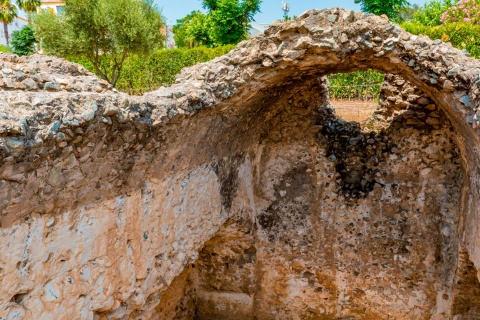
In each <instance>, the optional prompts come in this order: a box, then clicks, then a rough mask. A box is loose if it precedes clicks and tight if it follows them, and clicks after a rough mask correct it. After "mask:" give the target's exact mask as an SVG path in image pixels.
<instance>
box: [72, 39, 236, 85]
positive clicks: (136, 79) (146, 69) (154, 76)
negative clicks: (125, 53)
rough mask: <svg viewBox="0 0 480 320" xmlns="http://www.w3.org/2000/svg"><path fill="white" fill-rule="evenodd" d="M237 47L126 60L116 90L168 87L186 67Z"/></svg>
mask: <svg viewBox="0 0 480 320" xmlns="http://www.w3.org/2000/svg"><path fill="white" fill-rule="evenodd" d="M233 48H235V46H234V45H228V46H222V47H216V48H206V47H196V48H193V49H168V50H158V51H156V52H155V53H153V54H152V55H150V56H148V57H141V56H137V55H133V56H130V57H129V58H128V59H126V60H125V63H124V65H123V69H122V75H121V77H120V80H119V81H118V82H117V86H116V87H117V89H118V90H120V91H123V92H126V93H128V94H142V93H144V92H147V91H152V90H156V89H158V88H159V87H161V86H165V87H167V86H170V85H172V84H173V83H174V82H175V76H176V75H177V74H179V73H180V71H181V70H182V68H185V67H190V66H193V65H195V64H197V63H199V62H206V61H209V60H212V59H213V58H215V57H218V56H221V55H224V54H226V53H228V52H229V51H230V50H232V49H233ZM67 59H68V60H70V61H73V62H76V63H79V64H81V65H83V66H84V67H85V68H87V69H88V70H90V71H92V72H95V69H94V68H93V65H92V63H91V62H90V61H88V60H86V59H79V58H75V57H70V58H67Z"/></svg>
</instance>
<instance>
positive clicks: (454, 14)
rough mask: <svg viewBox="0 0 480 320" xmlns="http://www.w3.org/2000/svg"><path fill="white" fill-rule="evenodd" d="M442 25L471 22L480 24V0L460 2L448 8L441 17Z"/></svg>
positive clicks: (462, 0) (463, 0) (461, 0)
mask: <svg viewBox="0 0 480 320" xmlns="http://www.w3.org/2000/svg"><path fill="white" fill-rule="evenodd" d="M440 20H441V21H442V23H455V22H470V23H473V24H480V2H479V1H478V0H460V1H459V2H458V3H457V4H456V5H455V6H453V7H450V8H448V9H447V10H446V11H445V12H444V13H443V14H442V16H441V17H440Z"/></svg>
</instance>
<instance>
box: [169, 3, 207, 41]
mask: <svg viewBox="0 0 480 320" xmlns="http://www.w3.org/2000/svg"><path fill="white" fill-rule="evenodd" d="M173 34H174V36H173V39H174V40H175V44H176V45H177V47H179V48H193V47H198V46H208V47H211V46H213V41H212V39H211V38H210V32H209V21H208V18H207V16H206V15H205V14H203V13H202V12H200V11H192V12H191V13H189V14H188V15H187V16H185V17H184V18H182V19H179V20H177V24H176V25H174V26H173Z"/></svg>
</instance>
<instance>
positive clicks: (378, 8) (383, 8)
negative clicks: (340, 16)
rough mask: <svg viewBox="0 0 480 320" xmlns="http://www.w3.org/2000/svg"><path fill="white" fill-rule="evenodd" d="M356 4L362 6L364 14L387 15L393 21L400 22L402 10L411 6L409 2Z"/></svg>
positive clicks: (390, 0) (370, 0)
mask: <svg viewBox="0 0 480 320" xmlns="http://www.w3.org/2000/svg"><path fill="white" fill-rule="evenodd" d="M355 3H359V4H360V7H361V9H362V11H363V12H368V13H373V14H376V15H382V14H385V15H386V16H387V17H388V18H389V19H390V20H392V21H399V20H400V13H401V9H402V8H403V7H406V6H409V5H410V3H409V2H408V1H407V0H355Z"/></svg>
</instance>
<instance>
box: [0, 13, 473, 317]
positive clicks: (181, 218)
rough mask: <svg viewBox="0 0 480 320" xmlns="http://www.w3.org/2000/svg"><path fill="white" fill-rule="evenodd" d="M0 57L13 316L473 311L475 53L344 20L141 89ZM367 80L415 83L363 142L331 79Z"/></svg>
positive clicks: (1, 244)
mask: <svg viewBox="0 0 480 320" xmlns="http://www.w3.org/2000/svg"><path fill="white" fill-rule="evenodd" d="M0 58H1V59H0V60H1V61H0V67H1V69H2V71H1V81H0V96H1V98H2V99H0V228H1V229H0V317H1V318H4V319H5V318H7V319H9V318H10V319H11V318H17V319H72V318H73V319H78V318H80V319H140V318H142V319H156V318H157V319H158V318H162V319H163V318H167V319H170V318H171V319H175V318H177V319H182V318H189V317H197V318H199V319H202V318H204V319H209V318H210V319H211V318H218V319H221V318H226V317H227V316H226V315H227V314H228V315H229V317H234V316H235V317H237V318H238V319H251V318H252V316H253V317H258V318H263V319H271V318H273V319H275V318H277V319H284V318H291V319H298V318H302V317H305V318H312V319H335V318H337V319H338V318H339V317H340V318H347V319H348V317H350V318H352V317H354V318H360V319H362V318H363V319H377V318H378V317H384V318H387V319H388V318H389V317H390V318H395V319H409V318H412V317H413V318H417V317H418V318H420V319H422V318H434V319H444V318H448V317H453V316H455V317H457V318H458V319H462V318H463V319H471V318H472V317H473V318H475V317H478V310H479V308H478V297H477V294H478V280H477V279H478V275H477V274H478V273H477V270H478V266H479V265H480V253H479V252H480V251H479V250H480V242H479V241H480V240H479V239H480V237H479V234H480V233H479V232H478V230H479V229H480V218H479V217H480V212H479V208H480V206H479V205H478V203H480V193H479V191H478V190H480V189H479V188H478V184H479V181H480V160H479V159H480V157H479V155H480V153H479V150H480V148H479V146H480V140H479V136H480V135H479V131H478V128H479V124H480V118H479V115H480V112H479V110H478V109H479V103H478V101H479V100H478V96H480V90H479V85H480V81H479V76H478V75H479V74H480V64H479V62H478V61H477V60H474V59H471V58H469V57H468V55H467V54H466V53H464V52H461V51H459V50H456V49H454V48H452V47H451V46H450V45H448V44H444V43H442V42H441V41H431V40H430V39H428V38H425V37H416V36H412V35H410V34H408V33H406V32H405V31H404V30H401V29H400V28H399V27H398V26H396V25H394V24H392V23H390V22H389V21H388V20H387V19H385V18H384V17H377V16H373V15H363V14H361V13H353V12H350V11H344V10H340V9H331V10H324V11H315V10H312V11H309V12H306V13H305V14H303V15H302V16H301V17H299V19H296V20H292V21H287V22H283V23H278V24H274V25H272V26H271V27H269V28H268V30H266V32H265V33H264V34H263V35H261V36H259V37H257V38H254V39H251V40H250V41H247V42H243V43H241V44H239V45H238V47H237V48H236V49H234V50H233V51H232V52H231V53H229V54H228V55H225V56H223V57H220V58H217V59H215V60H213V61H211V62H209V63H206V64H199V65H196V66H194V67H192V68H189V69H186V70H183V72H182V74H181V75H179V76H178V78H177V83H176V84H175V85H173V86H172V87H170V88H160V89H159V90H157V91H153V92H150V93H147V94H145V95H144V96H141V97H131V96H127V95H125V94H123V93H119V92H117V91H116V90H114V89H112V88H111V87H110V86H109V85H108V83H106V82H105V81H102V80H99V79H98V78H96V77H95V76H94V75H92V74H91V73H89V72H87V71H86V70H85V69H84V68H82V67H80V66H78V65H75V64H72V63H68V62H65V61H63V60H61V59H56V58H51V57H43V56H32V57H22V58H20V57H16V56H13V55H4V54H2V55H0ZM368 68H373V69H376V70H379V71H383V72H385V73H393V74H397V75H401V76H402V78H403V79H404V80H408V81H409V82H410V83H412V84H414V85H415V86H416V87H417V89H415V88H413V89H412V90H413V91H412V92H410V89H409V88H408V85H406V84H405V82H403V83H402V80H401V79H397V80H394V81H395V84H394V85H389V86H387V88H385V92H387V94H386V95H385V98H386V100H384V101H383V102H382V106H383V107H384V109H382V110H379V112H377V113H376V114H375V117H374V120H372V121H370V122H369V123H368V124H367V126H366V131H365V130H363V131H362V130H361V128H359V127H358V126H355V125H354V124H351V123H346V122H344V121H341V120H338V119H336V118H335V117H334V116H333V114H332V110H330V109H329V108H326V106H327V105H328V101H327V100H328V99H326V95H325V94H326V86H325V83H324V80H323V79H322V78H321V77H322V76H324V75H325V74H328V73H333V72H344V71H354V70H364V69H368ZM404 91H405V94H404ZM388 92H390V93H388ZM392 95H393V96H394V99H393V100H388V99H389V98H393V97H392ZM424 98H425V99H426V100H425V99H424ZM429 99H430V100H429ZM433 102H434V103H433ZM402 108H403V109H402ZM405 109H406V110H405ZM382 128H383V129H382ZM182 295H183V296H182Z"/></svg>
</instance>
